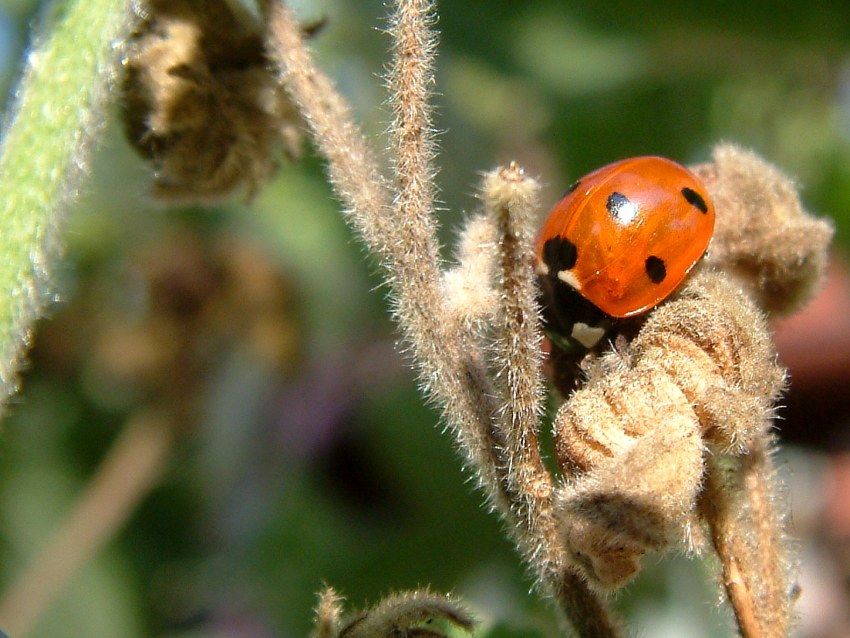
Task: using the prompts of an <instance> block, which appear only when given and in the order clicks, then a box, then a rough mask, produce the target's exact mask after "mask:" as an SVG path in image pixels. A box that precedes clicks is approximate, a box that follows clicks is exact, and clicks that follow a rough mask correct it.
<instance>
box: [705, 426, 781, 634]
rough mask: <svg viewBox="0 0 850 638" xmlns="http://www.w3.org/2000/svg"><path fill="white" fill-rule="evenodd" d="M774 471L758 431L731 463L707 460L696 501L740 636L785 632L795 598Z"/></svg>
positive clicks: (766, 440)
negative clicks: (746, 449)
mask: <svg viewBox="0 0 850 638" xmlns="http://www.w3.org/2000/svg"><path fill="white" fill-rule="evenodd" d="M774 472H775V470H774V468H773V463H772V458H771V455H770V441H769V438H768V436H767V435H764V436H763V437H762V438H761V440H759V441H757V442H756V443H755V444H754V445H753V446H752V448H751V450H750V451H749V453H748V454H747V455H746V456H744V457H742V458H741V459H738V462H737V463H735V464H734V465H733V466H732V467H723V466H722V465H721V464H720V463H718V462H715V461H711V462H710V463H709V468H708V472H707V477H706V484H705V488H704V493H703V499H702V503H701V505H702V510H703V514H704V516H705V518H706V520H707V521H708V523H709V527H710V529H711V538H712V543H713V545H714V548H715V551H716V552H717V555H718V557H719V558H720V563H721V569H722V577H723V586H724V588H725V589H726V594H727V596H728V598H729V602H730V604H731V605H732V609H733V611H734V613H735V619H736V621H737V623H738V629H739V631H740V633H741V636H742V637H743V638H784V637H785V636H787V635H788V633H789V631H790V624H791V619H792V615H793V605H794V602H795V599H796V594H795V591H796V590H795V587H794V586H789V585H788V571H789V565H788V561H789V558H788V556H787V550H786V547H785V545H786V543H787V541H786V539H785V538H784V536H783V534H784V532H783V530H784V522H783V521H782V520H781V516H780V512H779V511H778V510H777V504H776V502H775V497H774V496H773V493H772V491H773V489H775V488H774V487H773V484H774V483H775V479H774V477H773V475H774ZM742 499H743V502H742Z"/></svg>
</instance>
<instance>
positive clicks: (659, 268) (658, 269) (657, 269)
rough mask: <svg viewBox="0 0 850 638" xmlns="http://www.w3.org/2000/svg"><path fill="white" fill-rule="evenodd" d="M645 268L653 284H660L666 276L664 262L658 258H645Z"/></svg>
mask: <svg viewBox="0 0 850 638" xmlns="http://www.w3.org/2000/svg"><path fill="white" fill-rule="evenodd" d="M645 267H646V274H647V275H649V280H650V281H651V282H652V283H654V284H660V283H661V282H662V281H664V278H665V277H666V276H667V266H665V265H664V260H663V259H661V258H660V257H656V256H655V255H652V256H650V257H647V258H646V263H645Z"/></svg>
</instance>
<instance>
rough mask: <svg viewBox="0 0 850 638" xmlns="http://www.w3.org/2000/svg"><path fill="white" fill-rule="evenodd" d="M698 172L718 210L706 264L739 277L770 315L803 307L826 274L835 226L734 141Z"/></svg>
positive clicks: (716, 151) (775, 171) (776, 172)
mask: <svg viewBox="0 0 850 638" xmlns="http://www.w3.org/2000/svg"><path fill="white" fill-rule="evenodd" d="M712 159H713V161H712V162H710V163H707V164H701V165H699V166H696V167H694V168H693V170H694V172H696V173H697V174H698V175H699V176H700V178H701V179H702V180H703V182H704V183H705V185H706V187H707V188H708V190H709V192H710V194H711V198H712V200H713V201H714V206H715V208H716V209H717V211H718V214H717V222H716V225H715V228H714V239H713V240H712V242H711V247H710V249H709V255H708V262H709V263H710V264H711V265H713V266H714V267H715V268H719V269H722V270H724V271H725V272H726V273H727V274H729V275H732V276H735V277H736V278H737V279H738V280H739V281H740V283H741V285H742V286H744V287H745V288H746V289H747V292H749V293H750V295H752V297H753V299H755V300H756V302H757V303H758V304H759V306H760V307H761V308H762V309H763V310H766V311H767V312H769V313H775V314H790V313H792V312H794V311H796V310H798V309H799V308H800V307H801V306H802V305H803V304H804V303H805V302H806V301H808V300H809V298H810V297H811V296H812V294H813V293H814V292H815V291H816V290H817V287H818V286H819V285H820V282H821V280H822V277H823V274H824V273H825V272H826V256H827V251H826V249H827V247H828V245H829V242H830V240H831V239H832V234H833V227H832V224H831V223H830V222H829V221H827V220H825V219H817V218H814V217H812V216H811V215H809V214H808V213H807V212H806V211H805V210H804V209H803V207H802V205H801V204H800V199H799V196H798V195H797V190H796V188H795V186H794V183H793V182H792V181H791V180H790V179H789V178H788V177H786V176H785V175H783V174H782V173H781V172H780V171H779V170H778V169H777V168H776V167H774V166H772V165H771V164H768V163H767V162H765V161H764V160H763V159H761V158H760V157H759V156H758V155H756V154H755V153H752V152H750V151H746V150H744V149H742V148H740V147H737V146H734V145H732V144H722V145H719V146H717V147H716V148H715V149H714V152H713V154H712Z"/></svg>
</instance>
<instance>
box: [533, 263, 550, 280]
mask: <svg viewBox="0 0 850 638" xmlns="http://www.w3.org/2000/svg"><path fill="white" fill-rule="evenodd" d="M534 274H535V275H537V276H538V277H545V276H546V275H548V274H549V266H547V265H546V262H545V261H538V262H537V265H536V266H535V267H534Z"/></svg>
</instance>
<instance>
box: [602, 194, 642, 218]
mask: <svg viewBox="0 0 850 638" xmlns="http://www.w3.org/2000/svg"><path fill="white" fill-rule="evenodd" d="M605 207H606V208H607V209H608V212H609V213H611V215H613V216H614V217H615V218H616V220H617V221H618V222H620V223H621V224H629V223H631V221H632V220H633V219H634V218H635V216H636V215H637V210H638V209H637V206H635V205H634V203H632V200H630V199H629V198H628V197H626V196H625V195H623V194H622V193H618V192H616V191H614V192H613V193H611V194H610V195H608V199H607V200H606V201H605Z"/></svg>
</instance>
